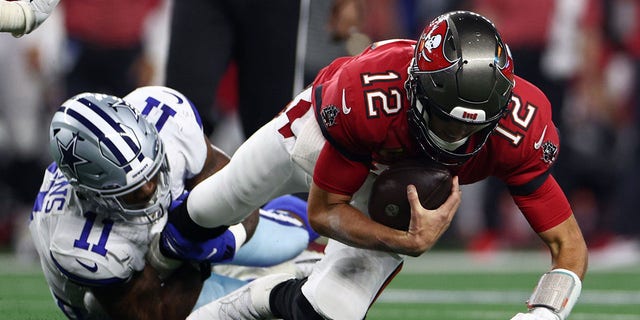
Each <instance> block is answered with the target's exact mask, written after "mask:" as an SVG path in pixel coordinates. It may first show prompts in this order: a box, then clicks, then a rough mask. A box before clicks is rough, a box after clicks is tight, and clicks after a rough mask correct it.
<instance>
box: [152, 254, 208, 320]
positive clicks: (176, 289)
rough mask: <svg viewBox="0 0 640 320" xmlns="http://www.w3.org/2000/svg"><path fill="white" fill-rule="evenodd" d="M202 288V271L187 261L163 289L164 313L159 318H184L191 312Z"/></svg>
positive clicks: (161, 296)
mask: <svg viewBox="0 0 640 320" xmlns="http://www.w3.org/2000/svg"><path fill="white" fill-rule="evenodd" d="M201 289H202V278H201V275H200V271H199V270H197V269H196V268H194V267H193V266H192V265H191V264H189V263H185V264H184V265H183V266H182V267H181V268H179V269H178V270H176V272H174V273H173V274H172V275H171V277H169V278H168V279H167V280H166V281H165V282H164V285H163V287H162V290H161V295H160V298H161V301H162V315H163V316H164V317H163V318H157V319H184V318H186V317H187V315H189V313H191V310H192V309H193V306H194V305H195V304H196V301H197V300H198V296H199V295H200V291H201Z"/></svg>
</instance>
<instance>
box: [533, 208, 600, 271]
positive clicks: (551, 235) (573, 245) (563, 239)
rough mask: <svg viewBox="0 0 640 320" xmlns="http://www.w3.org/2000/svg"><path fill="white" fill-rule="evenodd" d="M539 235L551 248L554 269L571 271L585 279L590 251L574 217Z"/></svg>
mask: <svg viewBox="0 0 640 320" xmlns="http://www.w3.org/2000/svg"><path fill="white" fill-rule="evenodd" d="M539 235H540V237H541V238H542V239H543V240H544V241H545V243H546V244H547V246H548V247H549V250H550V253H551V259H552V269H557V268H562V269H567V270H571V271H572V272H574V273H575V274H576V275H578V277H580V279H584V276H585V273H586V272H587V265H588V250H587V245H586V243H585V241H584V238H583V237H582V233H581V232H580V228H579V227H578V223H577V222H576V220H575V217H574V216H571V217H569V218H568V219H567V220H566V221H564V222H562V223H561V224H559V225H558V226H556V227H554V228H552V229H550V230H548V231H545V232H541V233H540V234H539Z"/></svg>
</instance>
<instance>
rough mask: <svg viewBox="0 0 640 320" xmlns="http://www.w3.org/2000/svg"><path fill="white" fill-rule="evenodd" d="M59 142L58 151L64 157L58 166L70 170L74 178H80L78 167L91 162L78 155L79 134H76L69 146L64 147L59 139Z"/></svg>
mask: <svg viewBox="0 0 640 320" xmlns="http://www.w3.org/2000/svg"><path fill="white" fill-rule="evenodd" d="M57 141H58V150H59V151H60V154H61V155H62V158H60V163H59V164H58V165H60V166H61V167H67V168H69V170H71V172H72V173H73V175H74V176H78V169H77V166H78V165H81V164H84V163H89V161H87V160H86V159H84V158H82V157H80V156H78V155H77V154H76V144H77V143H78V134H77V133H74V134H73V138H71V141H69V143H67V145H64V144H63V143H62V142H61V141H60V139H58V140H57Z"/></svg>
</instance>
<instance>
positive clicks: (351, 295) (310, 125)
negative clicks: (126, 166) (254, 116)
mask: <svg viewBox="0 0 640 320" xmlns="http://www.w3.org/2000/svg"><path fill="white" fill-rule="evenodd" d="M310 99H311V89H307V90H305V91H303V92H302V93H301V94H300V95H298V96H297V97H296V98H295V99H294V100H293V101H292V102H291V103H290V104H289V106H288V109H287V110H286V111H288V110H290V109H291V108H295V107H297V106H298V104H297V102H299V101H301V100H303V101H310ZM286 111H285V112H283V113H281V114H280V115H279V116H278V117H276V118H274V119H273V120H272V121H271V122H269V123H267V124H266V125H264V126H263V127H262V128H261V129H260V130H258V131H257V132H256V133H255V134H253V135H252V136H251V137H250V138H249V139H248V140H247V141H246V142H245V143H243V144H242V146H240V148H238V150H237V151H236V152H235V153H234V155H233V157H232V159H231V162H230V163H229V164H228V165H227V166H226V167H224V168H223V169H222V170H220V171H219V172H218V173H216V174H214V175H213V176H211V177H209V178H207V179H206V180H205V181H203V182H202V183H200V184H199V185H198V186H197V187H196V188H194V190H193V191H192V192H191V194H190V195H189V199H188V202H187V208H188V211H189V214H190V216H191V217H192V219H193V220H194V221H196V222H197V223H199V224H201V225H203V226H205V227H215V226H220V225H231V224H235V223H238V222H239V221H241V220H242V219H244V218H245V217H246V216H247V215H249V214H250V213H251V212H252V211H253V210H255V209H256V208H258V207H260V206H262V205H263V204H264V203H266V202H267V201H269V200H270V199H273V198H275V197H277V196H281V195H284V194H288V193H296V192H308V191H309V187H310V185H311V179H312V176H311V175H312V172H313V165H314V164H315V161H316V160H317V157H318V155H319V153H320V150H321V149H322V146H323V144H324V143H325V140H324V138H323V137H322V134H321V133H320V129H319V128H318V124H317V123H316V120H315V118H314V114H313V107H311V109H310V110H309V111H308V112H306V113H305V114H304V115H303V116H302V117H300V118H298V119H294V120H293V121H290V119H289V116H288V115H287V112H286ZM283 127H286V128H290V132H292V133H293V135H290V136H289V137H284V136H283V134H281V131H279V130H281V129H282V128H283ZM372 181H373V176H371V177H369V179H367V182H365V184H364V185H363V187H362V188H361V189H360V190H358V192H357V193H356V194H355V195H354V198H353V203H352V204H353V205H354V206H356V207H358V208H360V209H361V210H363V208H366V207H367V206H366V204H367V198H368V194H369V190H370V186H371V182H372ZM363 212H365V213H366V211H363ZM325 253H326V255H325V257H324V258H323V259H322V261H320V262H319V263H318V264H317V265H316V266H315V267H314V270H313V272H312V273H311V275H310V276H309V279H308V281H307V283H306V284H305V285H304V286H303V287H302V292H303V293H304V295H305V297H306V298H307V299H308V300H309V302H310V303H311V305H312V306H313V307H314V309H315V310H316V311H317V312H318V313H320V314H321V315H323V316H325V317H326V318H329V319H339V320H342V319H345V320H347V319H348V320H354V319H363V318H364V316H365V315H366V312H367V310H368V308H369V306H370V304H371V303H372V302H373V300H374V299H375V298H376V296H377V294H378V292H379V290H380V289H381V288H382V287H383V286H384V285H385V282H387V281H388V280H390V277H391V276H392V275H393V274H394V272H395V270H396V269H397V268H398V267H399V266H400V264H401V263H402V261H403V258H402V257H401V256H399V255H396V254H391V253H386V252H379V251H372V250H364V249H359V248H353V247H349V246H346V245H344V244H342V243H339V242H337V241H333V240H330V241H329V244H328V245H327V248H326V251H325Z"/></svg>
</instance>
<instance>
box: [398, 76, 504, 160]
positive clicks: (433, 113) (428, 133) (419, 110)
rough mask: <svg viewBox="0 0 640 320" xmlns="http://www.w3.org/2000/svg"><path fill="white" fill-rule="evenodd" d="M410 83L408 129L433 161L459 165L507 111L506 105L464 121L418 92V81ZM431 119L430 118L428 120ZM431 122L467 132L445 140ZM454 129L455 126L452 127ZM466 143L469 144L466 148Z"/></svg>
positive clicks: (484, 139) (470, 155) (479, 144)
mask: <svg viewBox="0 0 640 320" xmlns="http://www.w3.org/2000/svg"><path fill="white" fill-rule="evenodd" d="M412 81H413V82H414V83H413V84H409V85H408V86H415V89H414V90H415V91H413V92H414V93H413V94H410V95H409V97H410V102H411V107H410V108H409V110H408V116H407V119H408V122H409V129H410V130H411V131H412V133H413V135H414V137H415V138H416V141H417V144H418V146H419V148H420V150H421V151H422V153H423V154H426V155H427V156H429V158H431V159H433V160H434V161H436V162H438V163H440V164H443V165H446V166H459V165H462V164H464V163H465V162H466V161H467V160H469V159H470V158H471V157H473V156H474V155H475V154H477V153H478V152H479V151H480V150H481V149H482V147H483V146H484V144H485V143H486V142H487V140H488V138H489V135H490V134H491V132H493V130H494V129H495V128H496V126H497V125H498V121H500V118H502V117H503V116H504V114H505V113H506V112H507V105H505V106H504V107H503V108H502V111H500V112H499V113H498V114H496V115H495V116H493V117H491V118H490V119H487V120H486V121H482V122H473V123H471V122H465V121H461V120H460V119H458V118H456V117H453V116H451V115H450V114H448V113H447V112H445V111H444V110H443V108H442V107H440V106H438V105H437V104H435V103H434V102H432V101H430V100H429V98H427V96H426V95H421V94H418V93H417V92H420V89H419V86H420V84H419V83H418V82H417V81H415V80H412V79H411V76H410V79H409V81H408V82H412ZM432 119H433V120H432ZM431 121H439V122H440V123H445V124H446V125H448V126H450V127H456V126H457V127H459V128H465V130H464V131H466V132H468V134H467V135H464V136H461V139H460V140H458V141H449V140H448V139H447V138H445V137H441V135H442V133H440V134H439V132H437V131H434V130H433V129H432V128H431V126H430V125H429V124H430V122H431ZM454 130H455V129H454ZM456 142H460V143H459V147H455V148H451V147H450V146H451V145H456ZM469 143H473V147H472V148H471V150H469V146H468V144H469Z"/></svg>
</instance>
